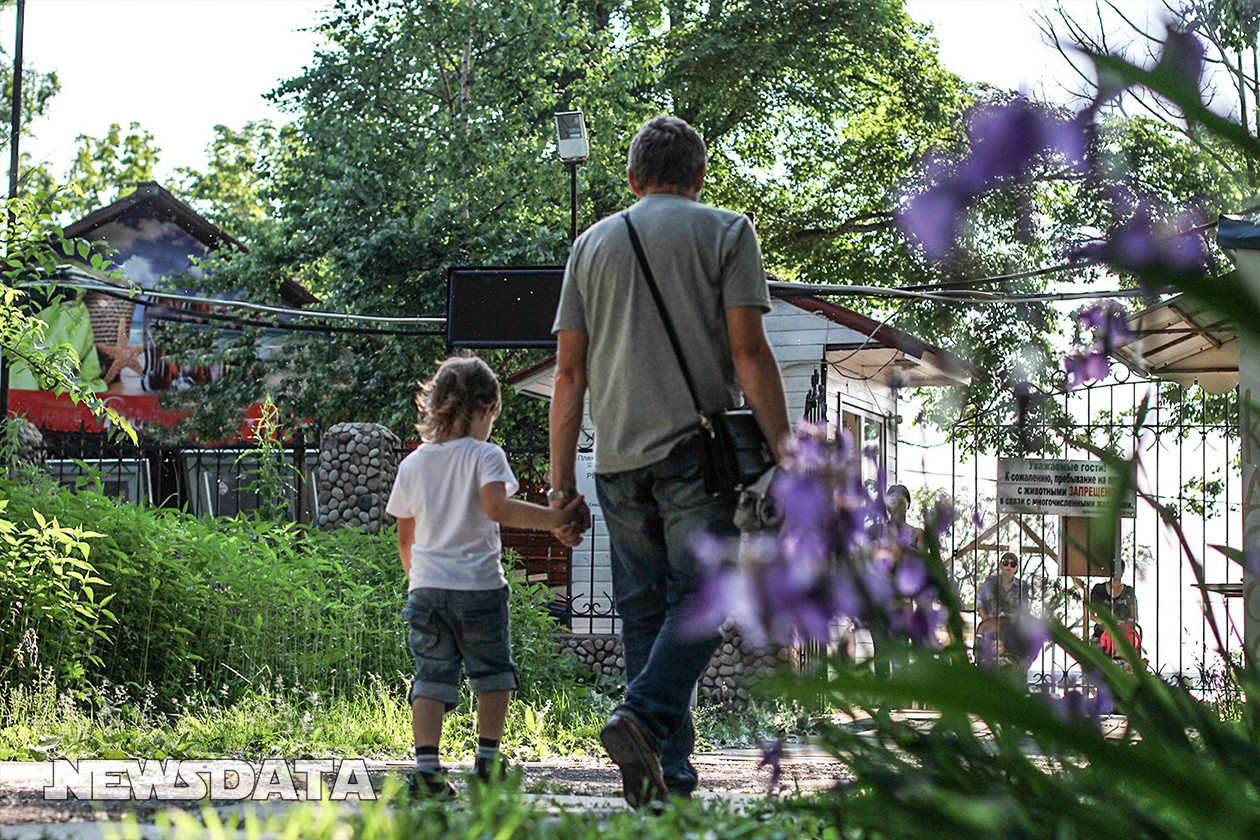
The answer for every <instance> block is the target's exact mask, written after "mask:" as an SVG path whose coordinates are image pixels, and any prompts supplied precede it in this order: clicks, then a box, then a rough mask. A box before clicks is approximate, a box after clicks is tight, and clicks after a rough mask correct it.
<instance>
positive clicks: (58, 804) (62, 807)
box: [0, 748, 844, 834]
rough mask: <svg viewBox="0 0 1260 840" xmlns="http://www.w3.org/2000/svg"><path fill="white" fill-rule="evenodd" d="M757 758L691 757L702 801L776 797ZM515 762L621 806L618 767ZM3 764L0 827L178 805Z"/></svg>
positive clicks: (811, 774)
mask: <svg viewBox="0 0 1260 840" xmlns="http://www.w3.org/2000/svg"><path fill="white" fill-rule="evenodd" d="M760 758H761V755H760V752H759V751H757V750H726V751H722V752H719V753H702V754H698V755H696V756H695V758H694V762H695V764H696V768H697V770H698V771H699V773H700V788H699V790H698V791H697V792H696V795H697V796H698V797H701V798H705V799H709V798H715V799H735V800H745V799H749V798H757V797H762V796H769V795H774V794H772V793H771V792H770V791H769V790H768V785H769V781H770V770H769V769H768V768H764V767H762V768H759V767H758V762H759V761H760ZM408 766H409V763H407V762H369V770H370V772H371V775H372V779H373V785H374V787H376V788H377V789H379V788H380V786H381V784H382V783H383V781H384V779H385V778H386V776H387V775H398V776H405V774H406V772H407V768H408ZM516 766H517V767H518V768H520V771H521V788H522V790H523V791H524V792H525V793H527V794H533V795H537V796H539V797H541V798H547V797H552V796H554V797H563V798H564V799H565V800H566V802H567V803H569V805H570V806H572V807H590V808H606V807H620V805H621V777H620V775H619V774H618V772H617V768H616V767H614V766H613V765H612V764H609V763H608V762H607V761H601V760H599V759H596V758H589V757H580V758H564V759H553V760H550V761H545V762H526V763H522V764H517V765H516ZM782 767H783V774H782V777H781V780H780V783H779V789H780V790H781V791H783V792H796V791H812V790H825V789H827V788H829V787H831V786H832V785H833V784H835V782H836V781H837V780H838V779H840V778H841V777H842V776H843V775H844V769H843V767H842V765H840V764H838V763H836V762H835V761H833V760H831V758H830V757H829V756H826V755H823V754H821V753H819V752H818V751H816V750H811V749H809V748H797V749H796V750H795V752H792V751H789V753H788V755H787V756H786V757H785V759H784V761H783V765H782ZM450 769H451V779H452V781H453V782H454V783H455V784H456V787H457V788H461V789H462V788H463V787H464V785H465V783H464V781H463V774H464V773H465V772H466V770H467V768H466V767H462V766H460V765H455V766H453V767H451V768H450ZM3 770H4V773H3V774H2V775H0V826H2V825H8V826H17V825H31V824H44V825H54V824H57V823H63V822H70V821H82V820H99V819H103V818H117V817H118V816H120V815H121V814H123V813H126V812H131V813H134V814H135V815H136V817H137V819H138V820H139V821H140V822H142V823H145V822H152V820H153V818H154V816H155V815H156V814H157V812H158V811H159V810H164V809H166V808H169V807H171V806H172V804H175V803H170V802H156V801H150V802H134V801H101V800H89V801H84V800H75V799H69V800H65V801H49V800H47V799H45V797H44V793H43V785H45V784H48V783H49V782H50V780H51V770H50V769H48V765H38V764H29V765H20V764H17V763H15V762H6V763H5V766H4V768H3ZM204 804H205V803H204V802H201V801H197V802H190V803H183V807H187V808H189V809H190V810H194V811H200V809H201V808H202V806H203V805H204ZM213 804H215V805H216V806H218V805H222V806H224V807H230V806H236V805H239V803H237V802H226V801H225V802H215V803H213ZM0 834H3V832H0Z"/></svg>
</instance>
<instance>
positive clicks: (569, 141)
mask: <svg viewBox="0 0 1260 840" xmlns="http://www.w3.org/2000/svg"><path fill="white" fill-rule="evenodd" d="M556 149H557V151H558V152H559V153H560V160H561V162H563V163H564V165H565V167H566V168H567V169H568V170H569V243H570V244H572V242H573V240H575V239H577V168H578V164H580V163H585V162H586V159H587V158H588V157H590V153H591V144H590V142H589V140H588V139H587V136H586V119H585V117H583V116H582V111H581V109H578V110H576V111H560V112H558V113H557V114H556Z"/></svg>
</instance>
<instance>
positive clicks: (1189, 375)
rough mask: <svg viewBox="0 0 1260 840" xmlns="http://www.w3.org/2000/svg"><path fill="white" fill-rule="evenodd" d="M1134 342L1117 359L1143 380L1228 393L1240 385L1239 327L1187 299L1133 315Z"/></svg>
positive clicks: (1116, 353) (1114, 354)
mask: <svg viewBox="0 0 1260 840" xmlns="http://www.w3.org/2000/svg"><path fill="white" fill-rule="evenodd" d="M1128 324H1129V329H1130V330H1131V331H1132V333H1133V340H1132V341H1129V342H1127V343H1125V344H1123V345H1121V346H1119V347H1117V348H1116V349H1115V350H1114V351H1113V352H1112V354H1111V355H1112V357H1113V358H1115V359H1117V360H1119V361H1120V362H1122V363H1123V364H1124V365H1125V366H1126V367H1127V368H1129V369H1130V370H1132V371H1133V372H1134V373H1137V374H1139V375H1141V376H1146V377H1150V378H1153V379H1163V380H1166V381H1168V382H1175V383H1177V384H1178V385H1182V386H1190V385H1196V384H1197V385H1198V386H1199V387H1200V388H1202V389H1203V390H1204V391H1207V392H1208V393H1209V394H1223V393H1225V392H1226V391H1229V390H1230V389H1232V388H1234V387H1235V386H1237V385H1238V334H1237V330H1236V329H1235V328H1234V325H1233V324H1232V323H1230V321H1229V320H1228V319H1227V318H1224V317H1222V316H1220V315H1218V314H1216V313H1214V312H1212V311H1210V310H1207V309H1206V308H1204V307H1203V306H1202V305H1201V304H1198V303H1195V302H1194V301H1192V300H1190V299H1188V298H1186V297H1185V296H1183V295H1178V296H1177V297H1174V298H1171V299H1170V300H1167V301H1164V302H1163V303H1161V304H1157V305H1155V306H1152V307H1150V308H1148V309H1144V310H1142V311H1141V312H1138V313H1136V314H1135V315H1132V316H1131V317H1130V318H1129V320H1128Z"/></svg>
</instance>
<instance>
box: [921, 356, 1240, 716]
mask: <svg viewBox="0 0 1260 840" xmlns="http://www.w3.org/2000/svg"><path fill="white" fill-rule="evenodd" d="M1044 399H1045V400H1048V401H1050V402H1049V404H1047V405H1043V406H1042V408H1043V409H1044V408H1049V407H1055V408H1058V409H1060V410H1061V413H1059V414H1058V417H1059V420H1058V421H1055V420H1052V419H1051V415H1052V414H1053V413H1051V412H1046V411H1036V410H1029V411H1028V412H1027V414H1026V415H1025V418H1024V422H1023V423H1020V422H1017V421H1016V420H1014V419H1011V418H1006V419H1003V420H997V419H991V418H986V417H969V418H966V419H964V420H963V421H961V422H959V423H957V424H956V425H955V426H954V427H953V428H952V430H951V438H950V440H949V442H948V443H949V449H950V452H951V455H952V461H953V464H952V469H951V470H949V475H948V478H947V479H946V480H947V481H948V482H949V486H948V488H944V487H942V488H941V489H942V490H945V491H946V492H948V493H949V495H950V497H951V498H952V499H953V500H954V501H955V505H956V506H957V508H958V509H959V510H958V514H959V516H958V520H957V521H958V523H959V524H958V525H957V526H956V527H955V528H954V530H953V532H952V533H951V535H950V537H949V539H947V540H946V541H945V547H946V551H945V553H946V557H945V558H944V559H945V560H946V561H947V563H949V562H951V561H952V571H953V574H954V577H955V580H956V581H957V583H958V587H959V593H960V595H961V597H962V603H963V605H964V607H965V608H971V609H972V610H974V604H975V596H976V593H977V591H978V589H979V587H980V586H981V585H982V584H983V582H984V580H985V579H986V577H988V576H989V575H991V574H995V573H996V572H997V568H996V567H997V560H998V557H999V555H1000V554H1001V553H1002V552H1004V551H1007V550H1009V551H1013V552H1015V553H1016V554H1017V555H1019V557H1020V568H1019V576H1020V577H1021V578H1023V579H1024V580H1031V582H1032V583H1033V587H1034V593H1033V599H1034V604H1033V606H1034V610H1035V611H1040V612H1041V613H1043V614H1044V615H1047V616H1054V617H1056V618H1059V619H1060V620H1062V621H1064V622H1065V623H1066V624H1067V625H1068V626H1070V627H1077V628H1080V632H1081V633H1082V634H1083V635H1085V636H1086V637H1088V634H1089V621H1088V620H1087V618H1086V616H1085V611H1084V607H1083V603H1084V601H1085V600H1087V599H1088V594H1089V588H1090V586H1092V585H1093V584H1096V583H1099V582H1101V581H1103V580H1105V579H1106V578H1105V577H1095V578H1093V579H1088V580H1087V579H1081V578H1080V577H1072V576H1067V575H1064V574H1063V567H1062V564H1061V562H1060V558H1059V556H1058V555H1059V553H1060V534H1059V522H1058V517H1053V516H1033V515H1017V514H999V513H998V510H997V504H996V483H997V464H996V457H997V455H999V454H1000V455H1003V456H1007V457H1027V458H1067V459H1090V458H1093V457H1094V456H1093V455H1091V453H1090V452H1089V451H1088V450H1087V449H1085V448H1082V447H1081V446H1079V445H1076V444H1075V442H1076V441H1089V442H1091V443H1092V444H1093V445H1095V446H1106V447H1110V448H1112V449H1113V451H1116V452H1118V453H1121V454H1124V455H1126V456H1130V455H1132V456H1136V457H1137V458H1138V460H1139V464H1140V466H1139V471H1138V487H1139V491H1140V493H1145V494H1150V495H1151V496H1152V497H1153V498H1154V499H1155V500H1158V502H1160V503H1161V504H1163V505H1166V506H1167V507H1168V508H1169V509H1170V510H1171V511H1174V512H1175V513H1176V514H1177V519H1178V520H1179V522H1180V525H1181V529H1182V534H1181V535H1180V536H1179V535H1178V534H1177V533H1176V530H1175V529H1174V528H1173V527H1172V526H1170V525H1169V524H1166V523H1164V522H1163V521H1161V517H1160V515H1159V513H1158V512H1157V511H1156V509H1155V508H1154V507H1153V506H1152V505H1151V504H1149V503H1146V502H1144V501H1143V500H1142V498H1139V499H1138V503H1137V511H1136V515H1135V516H1134V517H1133V518H1131V519H1122V521H1121V528H1120V546H1121V552H1122V553H1121V556H1122V557H1123V559H1124V560H1125V565H1126V569H1125V572H1124V575H1123V578H1124V582H1125V583H1127V584H1129V585H1131V586H1133V587H1134V589H1135V590H1136V593H1137V597H1138V625H1139V627H1140V628H1141V632H1142V638H1141V647H1142V651H1143V655H1144V657H1145V658H1146V659H1147V661H1148V663H1149V665H1150V667H1151V669H1152V670H1153V671H1156V672H1157V673H1159V674H1160V675H1161V676H1163V677H1164V678H1167V679H1179V680H1182V681H1185V682H1187V683H1188V684H1190V685H1191V686H1193V687H1196V688H1198V689H1200V690H1203V691H1210V690H1212V689H1213V688H1214V687H1219V684H1220V677H1221V670H1220V664H1221V654H1220V653H1218V651H1217V645H1216V643H1215V639H1214V636H1213V635H1212V633H1211V631H1210V628H1209V625H1208V621H1207V618H1206V615H1205V612H1204V606H1205V604H1206V605H1208V606H1210V607H1211V608H1212V609H1213V611H1214V613H1215V615H1216V618H1217V621H1218V623H1219V626H1220V627H1221V629H1222V634H1223V636H1224V638H1223V643H1224V646H1225V651H1224V655H1226V656H1231V657H1234V656H1239V655H1241V651H1242V649H1243V645H1242V635H1241V634H1242V617H1243V613H1242V599H1241V597H1240V596H1241V589H1242V570H1241V568H1239V567H1238V565H1237V564H1236V563H1235V562H1233V561H1232V560H1229V559H1228V558H1227V557H1226V556H1225V555H1223V554H1222V553H1221V552H1219V551H1218V550H1216V549H1214V548H1213V547H1212V546H1213V545H1232V546H1233V547H1235V548H1240V547H1241V546H1239V545H1238V542H1239V541H1240V537H1241V533H1242V529H1241V521H1242V518H1241V517H1242V514H1241V488H1242V480H1241V470H1240V465H1239V444H1238V432H1237V430H1238V398H1237V394H1236V392H1233V391H1231V392H1229V393H1227V394H1223V395H1220V396H1210V395H1207V394H1205V393H1204V392H1202V391H1200V390H1199V389H1197V388H1196V389H1182V388H1180V387H1178V386H1173V385H1169V384H1167V383H1156V382H1149V381H1144V380H1143V381H1128V382H1120V383H1111V384H1100V385H1096V386H1094V387H1089V388H1084V389H1080V390H1077V391H1073V392H1069V393H1065V394H1057V395H1047V396H1045V397H1044ZM1144 399H1145V400H1147V401H1148V405H1149V410H1148V412H1147V413H1146V415H1145V417H1144V418H1143V419H1142V420H1141V421H1140V422H1139V421H1138V414H1139V406H1140V405H1141V404H1142V401H1143V400H1144ZM1028 408H1029V406H1028V403H1027V402H1026V401H1025V402H1024V403H1023V406H1022V408H1021V409H1020V410H1017V412H1016V413H1017V414H1018V413H1023V409H1028ZM1033 408H1036V406H1033ZM903 464H904V466H903V474H904V476H905V478H903V481H905V480H906V479H909V478H910V477H911V476H912V475H914V473H916V472H918V473H922V474H923V476H924V479H925V480H926V481H930V480H931V479H932V478H935V479H936V480H937V481H939V480H940V479H941V478H942V477H943V476H942V475H941V472H942V471H940V470H935V471H934V470H930V469H928V468H927V464H926V459H925V461H924V465H923V468H922V469H915V466H916V465H915V464H914V462H913V460H912V458H911V457H906V456H903ZM969 514H972V515H969ZM977 526H978V527H977ZM1191 563H1200V564H1202V569H1203V580H1204V581H1206V583H1207V586H1206V587H1205V588H1206V590H1207V591H1204V588H1200V587H1199V586H1198V585H1197V579H1196V577H1195V575H1194V572H1193V569H1192V568H1191ZM972 617H973V624H972V626H973V627H974V626H975V625H974V618H975V617H976V616H975V613H974V612H973V613H972ZM1078 678H1079V673H1078V669H1077V666H1075V663H1071V662H1068V661H1067V659H1066V655H1065V654H1064V653H1063V652H1062V651H1061V650H1058V649H1049V648H1048V649H1047V650H1044V651H1043V652H1042V653H1041V654H1040V655H1039V656H1038V658H1037V660H1036V661H1034V663H1033V664H1032V667H1031V669H1030V672H1029V679H1030V681H1032V682H1039V683H1049V684H1054V685H1059V684H1062V683H1063V682H1072V681H1074V680H1075V679H1078Z"/></svg>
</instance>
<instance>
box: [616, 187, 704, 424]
mask: <svg viewBox="0 0 1260 840" xmlns="http://www.w3.org/2000/svg"><path fill="white" fill-rule="evenodd" d="M621 218H623V219H625V222H626V230H627V231H629V233H630V246H631V247H632V248H634V256H635V258H636V259H637V260H638V261H639V268H641V269H643V276H644V277H645V278H646V279H647V284H648V289H650V290H651V292H652V300H653V301H654V302H655V303H656V311H657V312H659V313H660V316H661V323H663V324H664V325H665V333H666V334H667V335H668V336H669V343H670V345H671V346H672V347H673V348H674V356H675V357H677V359H678V367H679V368H680V369H681V370H682V375H683V380H684V381H685V382H686V383H687V390H688V391H689V392H690V393H691V402H692V404H693V405H695V407H696V414H699V415H700V416H701V418H703V417H704V411H703V410H702V409H701V408H700V398H699V395H698V394H697V393H696V383H695V382H693V381H692V380H691V371H689V370H687V363H686V362H685V361H684V360H683V352H682V344H681V343H679V341H678V334H677V333H676V332H674V324H673V322H671V321H670V320H669V313H668V312H667V311H666V310H665V301H664V300H662V299H661V290H660V289H659V288H658V287H657V285H656V278H655V277H654V276H653V275H652V269H651V267H649V266H648V261H647V257H646V256H645V255H644V253H643V243H641V242H640V241H639V233H638V231H636V230H635V229H634V225H633V224H631V222H630V213H629V212H628V211H625V210H623V211H622V212H621Z"/></svg>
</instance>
